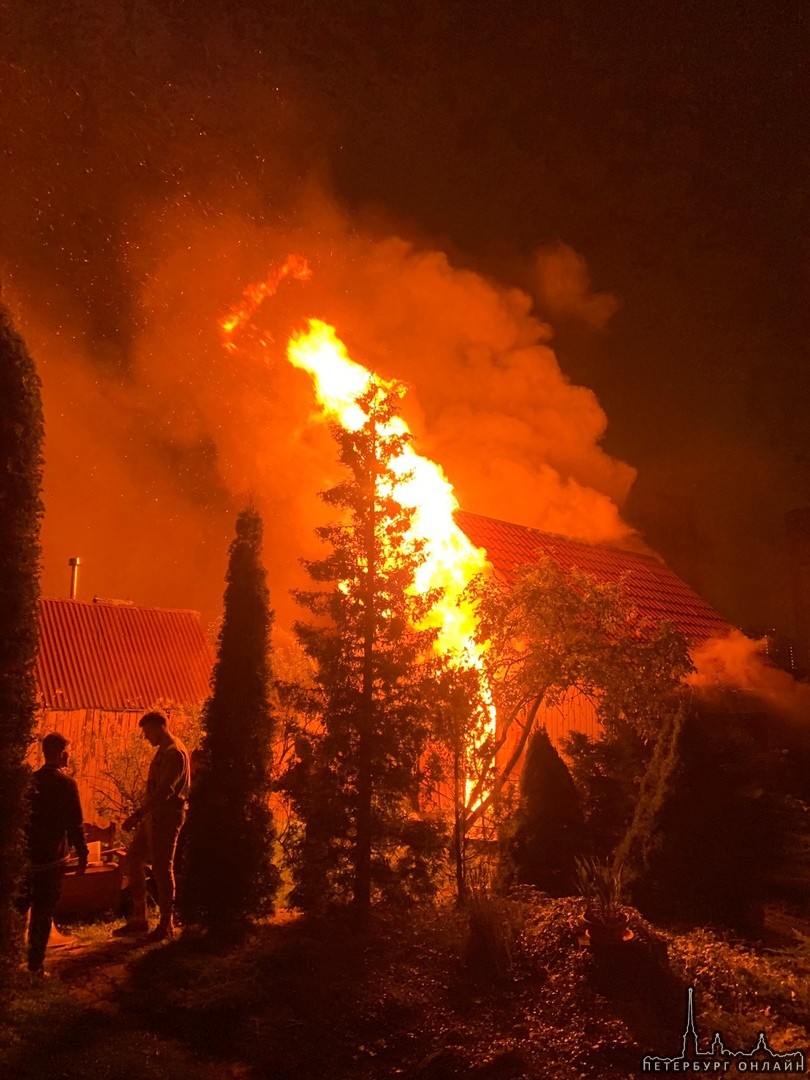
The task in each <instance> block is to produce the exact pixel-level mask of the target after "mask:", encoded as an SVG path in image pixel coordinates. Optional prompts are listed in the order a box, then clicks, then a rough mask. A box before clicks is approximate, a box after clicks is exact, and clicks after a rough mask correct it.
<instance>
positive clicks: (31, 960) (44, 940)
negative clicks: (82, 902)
mask: <svg viewBox="0 0 810 1080" xmlns="http://www.w3.org/2000/svg"><path fill="white" fill-rule="evenodd" d="M63 873H64V870H63V868H62V867H61V866H54V867H50V868H49V869H47V870H37V871H35V872H34V873H33V874H32V875H31V921H30V923H29V927H28V969H29V971H35V972H39V971H41V970H42V965H43V964H44V962H45V950H46V949H47V948H48V938H49V937H50V934H51V923H52V922H53V913H54V911H55V910H56V905H57V904H58V903H59V893H60V890H61V887H62V875H63Z"/></svg>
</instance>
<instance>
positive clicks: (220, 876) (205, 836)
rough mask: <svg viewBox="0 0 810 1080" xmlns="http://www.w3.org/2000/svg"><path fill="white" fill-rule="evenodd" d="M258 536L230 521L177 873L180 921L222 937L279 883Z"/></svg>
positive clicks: (256, 527) (266, 908) (248, 515)
mask: <svg viewBox="0 0 810 1080" xmlns="http://www.w3.org/2000/svg"><path fill="white" fill-rule="evenodd" d="M262 532H263V528H262V519H261V517H260V516H259V514H258V513H257V512H256V511H255V510H253V509H248V510H244V511H243V512H242V513H241V514H240V515H239V518H238V519H237V523H236V538H235V539H234V541H233V543H232V544H231V547H230V558H229V563H228V572H227V579H226V580H227V584H226V588H225V603H224V616H223V620H222V628H221V630H220V634H219V644H218V651H217V659H216V663H215V665H214V673H213V678H212V687H213V689H212V694H211V697H210V698H209V699H208V701H207V702H206V704H205V707H204V709H203V715H202V728H203V741H202V762H201V767H199V768H198V770H197V774H196V776H195V777H194V778H193V783H192V788H191V797H190V802H189V814H188V821H187V823H186V826H185V828H186V839H185V845H184V858H183V865H182V868H181V871H182V873H181V880H180V891H179V900H180V910H181V913H182V916H183V918H184V920H185V921H186V922H191V923H195V924H198V925H201V926H203V927H204V928H205V929H207V930H210V931H214V932H217V933H225V934H228V933H234V932H238V931H239V930H240V929H243V928H244V927H245V926H246V925H247V924H248V923H249V922H250V921H251V920H253V919H256V918H258V917H259V916H261V915H265V914H268V913H269V912H271V911H272V908H273V898H274V896H275V893H276V890H277V888H278V879H279V875H278V871H277V869H276V867H275V866H274V864H273V862H272V851H273V842H274V828H273V819H272V815H271V812H270V807H269V799H270V792H271V778H270V769H271V757H270V755H271V745H272V740H273V734H274V730H275V716H274V712H273V708H272V705H271V700H270V685H271V666H270V631H271V627H272V613H271V611H270V607H269V594H268V591H267V584H266V575H265V570H264V567H263V565H262V561H261V553H262Z"/></svg>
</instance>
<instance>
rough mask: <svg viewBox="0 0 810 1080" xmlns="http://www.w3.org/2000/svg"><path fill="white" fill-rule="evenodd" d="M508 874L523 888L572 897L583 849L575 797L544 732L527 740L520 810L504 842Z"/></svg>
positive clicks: (582, 826) (583, 835)
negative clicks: (578, 857) (529, 886)
mask: <svg viewBox="0 0 810 1080" xmlns="http://www.w3.org/2000/svg"><path fill="white" fill-rule="evenodd" d="M504 846H505V850H506V856H507V860H508V863H509V864H511V872H512V874H513V875H514V877H515V879H516V880H517V881H518V882H519V883H520V884H522V885H534V886H536V887H537V888H539V889H542V890H543V891H544V892H547V893H549V894H550V895H551V896H567V895H570V893H571V890H572V887H573V881H574V867H575V860H576V859H577V856H579V855H581V854H582V853H583V851H584V850H585V849H586V846H587V837H586V833H585V824H584V821H583V818H582V808H581V806H580V800H579V794H578V793H577V790H576V787H575V786H574V781H573V779H572V778H571V774H570V772H569V771H568V768H567V767H566V765H565V762H564V761H563V760H562V758H561V757H560V755H559V754H558V753H557V751H556V749H555V748H554V746H553V745H552V743H551V739H550V738H549V737H548V732H547V731H546V730H545V728H540V729H539V730H537V731H535V733H534V734H533V735H532V737H531V739H530V740H529V745H528V749H527V751H526V759H525V762H524V765H523V770H522V772H521V774H520V806H519V808H518V812H517V814H516V815H515V818H514V820H513V822H512V823H511V826H510V828H509V830H508V834H507V836H506V838H505V844H504Z"/></svg>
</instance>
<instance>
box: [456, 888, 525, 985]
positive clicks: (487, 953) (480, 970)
mask: <svg viewBox="0 0 810 1080" xmlns="http://www.w3.org/2000/svg"><path fill="white" fill-rule="evenodd" d="M471 877H472V880H471V881H470V882H469V883H468V889H467V896H466V900H465V904H464V910H465V912H466V914H467V919H468V924H467V940H466V942H465V950H464V952H465V959H466V962H467V965H468V967H469V968H470V970H471V971H472V973H473V974H474V975H476V976H478V978H480V979H482V980H485V981H487V982H490V981H491V980H493V979H497V980H504V979H507V978H509V976H510V975H512V974H513V970H514V966H515V961H516V958H517V955H518V952H519V944H520V939H521V935H522V934H523V931H524V928H525V923H526V914H525V910H524V908H523V905H522V904H521V903H520V902H519V901H518V900H515V899H512V898H510V897H507V896H499V895H493V894H492V893H491V892H490V890H489V888H488V887H487V886H486V885H485V884H484V883H483V882H482V881H477V880H475V875H471Z"/></svg>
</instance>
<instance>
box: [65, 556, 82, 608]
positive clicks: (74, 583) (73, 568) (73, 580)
mask: <svg viewBox="0 0 810 1080" xmlns="http://www.w3.org/2000/svg"><path fill="white" fill-rule="evenodd" d="M80 565H81V559H80V558H79V556H78V555H74V556H73V558H72V559H68V566H69V567H70V599H71V600H75V599H76V593H77V592H78V591H79V566H80Z"/></svg>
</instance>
